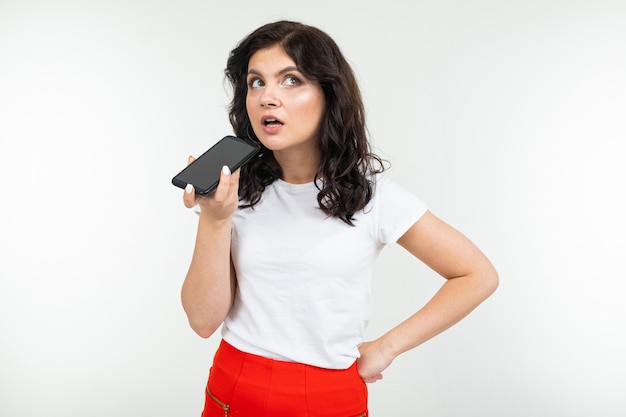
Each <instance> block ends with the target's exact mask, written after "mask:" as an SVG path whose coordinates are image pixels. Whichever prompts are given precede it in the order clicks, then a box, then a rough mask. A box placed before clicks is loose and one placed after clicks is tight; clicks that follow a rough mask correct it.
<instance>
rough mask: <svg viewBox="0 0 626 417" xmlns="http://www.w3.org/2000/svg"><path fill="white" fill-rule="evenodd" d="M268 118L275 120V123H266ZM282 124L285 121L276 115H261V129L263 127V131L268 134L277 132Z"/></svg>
mask: <svg viewBox="0 0 626 417" xmlns="http://www.w3.org/2000/svg"><path fill="white" fill-rule="evenodd" d="M268 120H275V121H276V122H277V124H273V125H268V124H266V122H267V121H268ZM284 125H285V123H284V122H283V121H282V120H280V119H279V118H278V117H276V116H273V115H271V114H266V115H264V116H263V117H261V129H263V131H264V132H265V133H268V134H275V133H278V131H280V130H281V129H282V127H283V126H284Z"/></svg>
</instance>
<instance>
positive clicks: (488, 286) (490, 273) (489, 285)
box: [482, 264, 500, 298]
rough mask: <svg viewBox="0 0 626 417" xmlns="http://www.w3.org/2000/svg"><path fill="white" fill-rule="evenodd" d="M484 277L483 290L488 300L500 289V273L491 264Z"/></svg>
mask: <svg viewBox="0 0 626 417" xmlns="http://www.w3.org/2000/svg"><path fill="white" fill-rule="evenodd" d="M482 276H483V279H482V281H483V290H484V292H485V298H487V297H489V296H491V295H492V294H493V293H494V292H496V290H497V289H498V286H499V285H500V277H499V276H498V271H496V269H495V268H494V267H493V265H491V264H489V266H488V268H486V270H485V271H484V273H483V275H482Z"/></svg>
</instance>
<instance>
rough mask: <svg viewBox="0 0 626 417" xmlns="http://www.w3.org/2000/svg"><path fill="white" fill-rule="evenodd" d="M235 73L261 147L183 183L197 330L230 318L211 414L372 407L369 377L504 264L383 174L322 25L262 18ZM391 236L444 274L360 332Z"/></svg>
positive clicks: (472, 299)
mask: <svg viewBox="0 0 626 417" xmlns="http://www.w3.org/2000/svg"><path fill="white" fill-rule="evenodd" d="M226 77H227V78H228V80H229V81H230V83H231V85H232V87H233V100H232V103H231V107H230V113H229V116H230V121H231V124H232V126H233V129H234V133H235V135H237V136H240V137H244V138H248V139H250V140H252V141H257V142H260V143H261V145H262V148H263V153H262V156H261V157H259V158H256V159H255V160H254V161H252V162H250V163H249V164H247V165H245V166H244V167H243V168H242V169H241V170H239V171H237V172H234V173H231V172H230V171H229V169H228V167H224V168H223V170H222V174H221V178H220V183H219V186H218V188H217V189H216V191H215V192H214V193H213V194H212V195H210V196H206V197H198V196H196V195H195V194H194V190H193V187H191V186H188V187H187V188H186V189H185V193H184V197H183V199H184V203H185V206H186V207H190V208H191V207H195V206H197V207H199V208H200V210H199V222H198V230H197V237H196V243H195V250H194V254H193V257H192V260H191V264H190V267H189V271H188V273H187V276H186V278H185V281H184V284H183V288H182V302H183V306H184V309H185V312H186V313H187V316H188V318H189V323H190V325H191V327H192V328H193V329H194V330H195V331H196V332H197V333H198V334H199V335H200V336H202V337H209V336H211V335H212V334H213V333H214V331H215V330H216V329H217V328H218V327H220V326H222V324H223V326H222V341H221V343H220V346H219V348H218V351H217V352H216V354H215V358H214V362H213V366H212V368H211V371H210V374H209V381H208V384H207V390H206V403H205V409H204V412H203V414H202V416H203V417H210V416H217V415H220V416H221V415H232V416H250V417H259V416H272V417H276V416H285V417H286V416H326V417H354V416H366V415H367V388H366V386H365V383H372V382H375V381H377V380H379V379H381V378H382V372H383V371H384V370H385V369H386V368H387V367H388V366H389V365H390V364H391V363H392V361H393V360H394V358H396V357H397V356H398V355H400V354H401V353H403V352H406V351H407V350H409V349H412V348H414V347H416V346H418V345H420V344H421V343H423V342H425V341H426V340H428V339H430V338H432V337H434V336H435V335H437V334H438V333H440V332H442V331H444V330H445V329H447V328H448V327H450V326H452V325H453V324H455V323H456V322H458V321H459V320H461V319H462V318H463V317H465V316H466V315H467V314H468V313H469V312H471V311H472V310H473V309H474V308H475V307H476V306H477V305H479V304H480V303H481V302H482V301H483V300H484V299H486V298H487V297H488V296H489V295H490V294H491V293H492V292H493V291H494V290H495V289H496V287H497V283H498V277H497V273H496V271H495V270H494V268H493V266H492V264H491V263H490V262H489V260H488V259H487V258H486V257H485V256H484V255H483V253H481V251H480V250H479V249H478V248H477V247H476V246H475V245H474V244H472V242H470V241H469V240H468V239H467V238H466V237H464V236H463V235H462V234H461V233H459V232H458V231H456V230H455V229H454V228H452V227H451V226H449V225H447V224H446V223H444V222H443V221H441V220H440V219H438V218H437V217H436V216H435V215H433V214H432V213H431V212H430V211H429V210H428V209H427V207H426V206H425V205H424V203H422V202H421V201H420V200H418V199H417V198H416V197H414V196H413V195H411V194H410V193H408V192H407V191H406V190H405V189H403V188H402V187H400V186H398V185H397V184H395V183H393V182H392V181H390V180H389V179H386V178H385V176H384V174H383V171H384V167H383V164H382V161H381V160H380V158H378V157H377V156H376V155H374V154H372V153H371V152H370V147H369V144H368V141H367V136H366V128H365V118H364V111H363V104H362V101H361V96H360V92H359V88H358V86H357V83H356V81H355V77H354V75H353V72H352V70H351V68H350V66H349V64H348V63H347V62H346V60H345V58H344V57H343V55H342V54H341V52H340V50H339V48H338V47H337V45H336V44H335V42H334V41H333V40H332V39H331V38H330V37H329V36H328V35H327V34H325V33H324V32H322V31H320V30H319V29H317V28H314V27H310V26H307V25H303V24H300V23H296V22H288V21H279V22H275V23H270V24H267V25H264V26H262V27H260V28H259V29H257V30H255V31H254V32H252V33H251V34H250V35H248V36H247V37H246V38H245V39H243V40H242V41H241V42H240V43H239V45H238V46H237V47H236V48H235V49H234V50H233V51H232V52H231V54H230V57H229V59H228V63H227V67H226ZM191 160H192V158H190V161H191ZM393 242H398V243H399V244H400V245H401V246H402V247H404V248H405V249H406V250H407V251H409V252H410V253H411V254H413V255H414V256H415V257H417V258H418V259H420V260H421V261H422V262H424V263H425V264H426V265H428V266H429V267H431V268H432V269H433V270H434V271H436V272H437V273H439V274H440V275H441V276H443V277H444V278H446V281H445V283H444V284H443V286H442V287H441V289H440V290H439V291H438V292H437V294H436V295H434V297H433V298H432V299H431V300H430V301H429V302H428V303H427V304H426V305H424V306H423V307H422V308H420V309H419V310H418V311H417V312H416V313H415V314H414V315H413V316H411V317H410V318H408V319H407V320H406V321H404V322H403V323H400V324H399V325H397V326H395V327H394V328H392V329H390V330H389V331H388V332H387V333H386V334H384V335H383V336H381V337H380V338H378V339H376V340H373V341H364V340H363V338H364V332H365V327H366V324H367V322H368V320H369V314H370V283H371V276H372V271H373V263H374V260H375V258H376V255H378V253H379V252H380V250H381V249H382V248H383V247H384V245H386V244H388V243H393Z"/></svg>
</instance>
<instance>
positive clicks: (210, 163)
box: [172, 136, 260, 195]
mask: <svg viewBox="0 0 626 417" xmlns="http://www.w3.org/2000/svg"><path fill="white" fill-rule="evenodd" d="M259 150H260V146H259V145H258V144H256V143H254V142H250V141H248V140H245V139H241V138H238V137H235V136H225V137H224V138H222V139H220V140H219V141H218V142H217V143H216V144H215V145H213V146H212V147H211V148H210V149H209V150H208V151H206V152H205V153H203V154H202V155H200V156H199V157H198V159H196V160H195V161H193V162H192V163H191V164H189V165H188V166H187V167H186V168H185V169H183V170H182V171H181V172H179V173H178V174H177V175H176V176H174V178H172V184H174V185H175V186H177V187H180V188H185V187H186V186H187V184H192V185H193V186H194V188H195V190H196V193H197V194H201V195H206V194H209V193H210V192H212V191H213V190H214V189H215V188H216V187H217V184H218V183H219V180H220V172H221V170H222V167H223V166H224V165H227V166H228V167H229V168H230V170H231V171H233V172H234V171H236V170H237V169H239V168H240V167H241V166H243V165H244V164H245V163H246V162H248V161H250V159H252V157H253V156H254V155H256V154H257V153H258V152H259Z"/></svg>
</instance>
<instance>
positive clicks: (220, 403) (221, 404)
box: [206, 386, 230, 417]
mask: <svg viewBox="0 0 626 417" xmlns="http://www.w3.org/2000/svg"><path fill="white" fill-rule="evenodd" d="M206 392H207V393H208V394H209V397H211V399H212V400H213V401H215V402H216V403H217V404H218V405H219V406H220V407H222V408H223V409H224V417H228V412H229V411H230V405H228V404H225V403H223V402H222V401H220V400H218V399H217V397H216V396H215V395H213V393H212V392H211V391H210V390H209V387H208V386H207V387H206Z"/></svg>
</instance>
